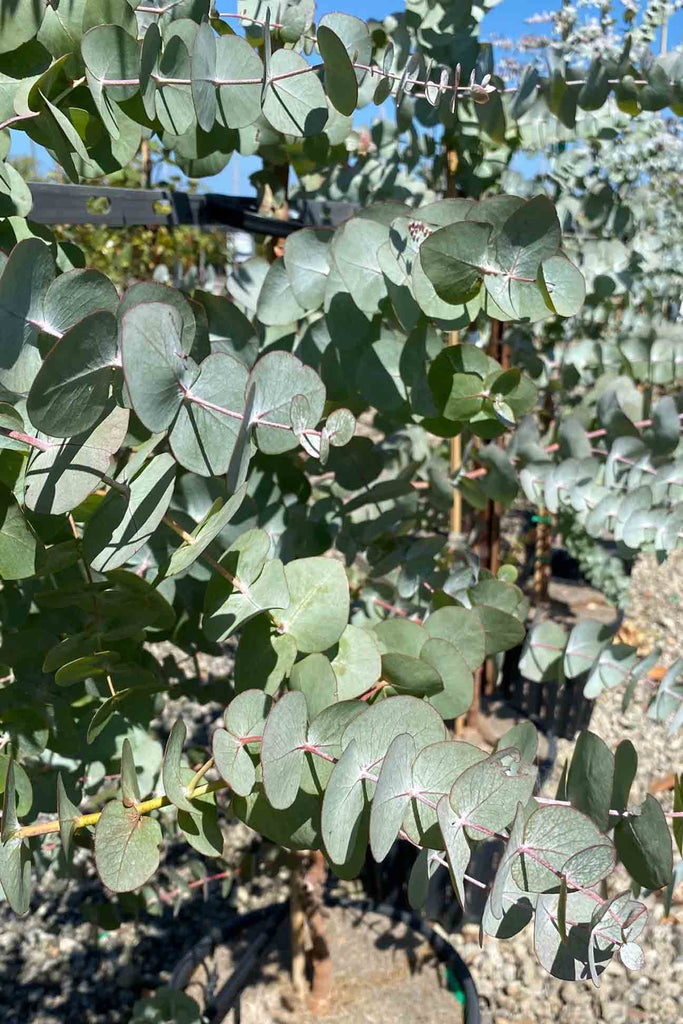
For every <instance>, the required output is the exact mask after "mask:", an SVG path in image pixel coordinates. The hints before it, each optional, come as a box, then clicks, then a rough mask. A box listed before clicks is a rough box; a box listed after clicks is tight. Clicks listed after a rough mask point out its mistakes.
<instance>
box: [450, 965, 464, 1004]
mask: <svg viewBox="0 0 683 1024" xmlns="http://www.w3.org/2000/svg"><path fill="white" fill-rule="evenodd" d="M446 985H447V987H448V991H449V992H451V993H452V994H453V995H454V996H455V998H456V999H457V1000H458V1002H459V1003H460V1004H461V1005H462V1006H465V1005H466V1004H467V997H466V996H465V992H464V990H463V987H462V985H461V984H460V982H459V981H458V979H457V977H456V975H455V974H454V972H453V970H452V969H451V968H450V967H447V968H446Z"/></svg>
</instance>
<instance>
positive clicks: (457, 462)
mask: <svg viewBox="0 0 683 1024" xmlns="http://www.w3.org/2000/svg"><path fill="white" fill-rule="evenodd" d="M448 344H449V345H458V344H460V339H459V336H458V332H457V331H451V332H450V334H449V335H448ZM461 465H462V447H461V444H460V434H458V436H457V437H452V438H451V445H450V471H451V476H452V475H453V474H454V473H457V472H458V470H459V469H460V466H461ZM450 531H451V540H452V539H453V537H454V536H457V534H460V533H462V494H461V493H460V490H459V488H457V487H454V488H453V504H452V505H451V516H450Z"/></svg>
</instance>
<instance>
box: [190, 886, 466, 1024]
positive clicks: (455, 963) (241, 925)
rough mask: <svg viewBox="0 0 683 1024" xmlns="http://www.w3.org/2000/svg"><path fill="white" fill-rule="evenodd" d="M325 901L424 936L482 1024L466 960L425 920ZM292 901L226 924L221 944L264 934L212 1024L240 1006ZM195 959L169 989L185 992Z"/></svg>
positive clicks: (456, 993) (355, 902)
mask: <svg viewBox="0 0 683 1024" xmlns="http://www.w3.org/2000/svg"><path fill="white" fill-rule="evenodd" d="M325 901H326V902H327V903H328V904H329V905H330V906H339V907H349V908H351V909H355V910H360V911H366V912H371V913H373V914H382V915H383V916H384V917H387V918H389V920H391V921H399V922H401V923H403V924H405V925H406V926H407V927H408V928H411V929H412V930H413V931H414V932H417V933H418V934H420V935H422V936H423V937H424V938H425V939H426V940H427V941H428V942H429V944H430V946H431V948H432V949H433V951H434V954H435V955H436V957H437V959H438V960H439V961H440V962H441V963H442V964H443V965H444V967H445V968H446V976H447V978H448V982H449V989H450V990H451V991H453V998H454V999H456V998H458V999H460V1000H461V1001H464V1013H465V1024H481V1014H480V1012H479V995H478V992H477V988H476V985H475V984H474V979H473V978H472V975H471V974H470V972H469V970H468V968H467V965H466V964H465V962H464V960H462V959H461V957H460V956H459V955H458V953H457V952H456V950H455V949H454V948H453V946H452V945H451V944H450V942H447V941H446V940H445V939H444V938H442V937H441V936H440V935H438V934H437V933H436V932H435V931H434V929H433V928H430V927H429V925H428V924H427V923H426V922H425V921H423V920H422V919H421V918H420V917H419V916H418V915H417V914H415V913H411V912H409V911H405V910H401V909H400V908H399V907H395V906H393V905H392V904H390V903H375V902H373V901H372V900H364V899H349V898H346V897H344V896H335V895H333V894H331V893H329V892H328V893H326V894H325ZM288 912H289V902H288V901H287V902H284V903H277V904H273V905H271V906H270V907H264V908H262V909H259V910H255V911H252V912H251V913H249V914H243V915H239V916H236V917H235V918H234V919H233V920H232V921H229V922H227V924H226V925H225V927H224V928H223V929H222V933H221V935H220V938H219V939H218V941H219V942H225V941H227V940H228V939H229V938H230V936H232V935H235V934H237V933H239V932H241V931H244V930H245V929H248V928H251V927H253V926H255V925H260V927H261V931H260V933H259V936H258V938H257V941H256V942H255V943H253V944H252V945H251V946H250V947H249V949H248V950H247V952H246V953H245V954H244V956H243V957H242V958H241V959H240V960H239V962H238V963H237V965H236V967H235V970H234V972H233V974H232V975H231V977H230V978H228V980H227V981H226V983H225V985H223V987H222V989H221V990H220V992H218V993H217V995H216V997H215V1000H214V1006H215V1007H220V1009H219V1010H218V1013H216V1015H215V1016H214V1018H213V1021H212V1024H217V1022H218V1021H219V1020H223V1018H224V1016H225V1015H226V1014H227V1013H228V1012H229V1011H230V1009H231V1008H232V1006H233V1005H234V1004H235V1003H237V1001H238V1000H239V996H240V994H241V992H242V991H243V989H245V988H246V987H247V985H248V983H249V979H250V977H251V975H252V974H253V972H254V970H255V969H256V968H257V967H258V964H259V963H260V961H261V959H262V957H263V955H264V953H265V951H266V950H267V949H268V947H269V946H270V945H271V944H272V943H273V942H274V941H275V937H276V934H277V932H278V929H279V927H280V925H281V924H283V922H284V920H285V918H286V917H287V916H288ZM210 952H211V949H210V948H208V946H207V948H205V949H204V950H203V954H204V956H206V955H208V954H209V953H210ZM197 962H198V961H197V959H196V958H195V957H187V956H186V957H183V958H182V959H181V960H180V961H179V963H178V964H177V965H176V968H175V970H174V971H173V974H172V976H171V981H170V987H171V988H175V989H184V988H185V987H186V985H187V984H188V982H189V980H190V977H191V975H192V973H193V971H194V968H195V967H196V965H197Z"/></svg>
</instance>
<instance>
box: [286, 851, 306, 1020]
mask: <svg viewBox="0 0 683 1024" xmlns="http://www.w3.org/2000/svg"><path fill="white" fill-rule="evenodd" d="M304 856H305V855H304V854H302V853H293V854H292V873H291V878H290V883H289V928H290V941H291V945H292V988H293V989H294V994H295V996H296V997H297V999H299V1000H300V1001H301V1003H302V1005H303V1004H305V1000H306V949H305V942H306V913H305V910H304V900H303V873H304V863H305V860H304Z"/></svg>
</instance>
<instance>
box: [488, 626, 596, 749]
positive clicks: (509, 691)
mask: <svg viewBox="0 0 683 1024" xmlns="http://www.w3.org/2000/svg"><path fill="white" fill-rule="evenodd" d="M521 655H522V647H521V646H520V647H513V648H512V650H510V651H506V652H505V655H504V658H503V671H502V673H501V679H500V683H499V684H498V689H497V693H496V696H499V697H501V698H502V699H503V700H504V701H505V702H506V703H507V704H509V705H510V707H512V708H514V709H515V710H516V711H519V713H520V714H521V715H523V716H524V717H525V718H529V719H530V720H531V721H532V722H533V723H534V725H535V726H536V727H537V728H538V729H540V731H541V732H543V733H545V734H546V735H547V736H554V737H555V738H556V739H564V740H573V739H574V738H575V737H576V734H577V733H579V732H581V731H582V730H583V729H587V728H588V724H589V722H590V719H591V715H592V713H593V704H594V701H592V700H587V699H586V697H584V695H583V687H584V685H585V682H586V674H585V673H584V674H581V675H580V676H575V678H574V679H563V681H562V682H561V683H559V682H557V680H549V681H548V682H544V683H532V682H530V681H529V680H528V679H525V678H524V676H523V675H522V673H521V672H520V671H519V659H520V657H521Z"/></svg>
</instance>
